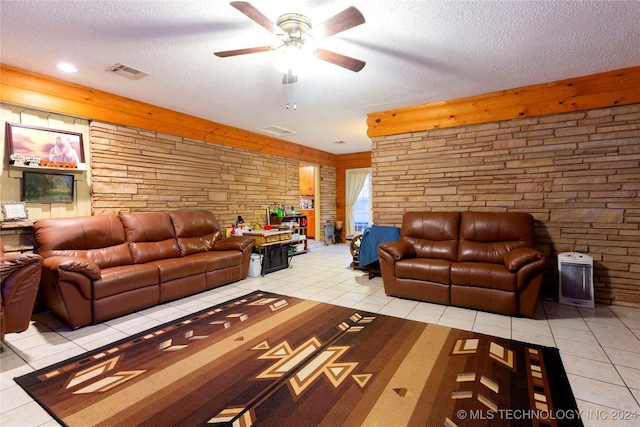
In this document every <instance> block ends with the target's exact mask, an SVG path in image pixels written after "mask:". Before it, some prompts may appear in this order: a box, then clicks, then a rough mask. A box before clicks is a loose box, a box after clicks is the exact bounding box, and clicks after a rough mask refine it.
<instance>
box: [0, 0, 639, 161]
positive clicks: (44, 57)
mask: <svg viewBox="0 0 640 427" xmlns="http://www.w3.org/2000/svg"><path fill="white" fill-rule="evenodd" d="M251 3H252V4H253V5H254V6H255V7H256V8H257V9H259V10H260V11H261V12H262V13H263V14H264V15H266V16H267V17H269V18H270V19H271V20H272V21H275V20H276V19H277V18H278V16H280V15H281V14H283V13H288V12H296V13H302V14H304V15H306V16H308V17H310V18H311V20H312V21H313V22H314V23H320V22H322V21H324V20H325V19H328V18H330V17H331V16H333V15H335V14H336V13H338V12H340V11H342V10H343V9H346V8H347V7H348V6H351V5H353V6H356V7H357V8H358V9H359V10H360V11H361V12H362V14H363V15H364V16H365V19H366V23H365V24H363V25H360V26H358V27H355V28H352V29H349V30H347V31H345V32H343V33H340V34H337V35H335V36H333V37H330V38H328V39H325V40H322V41H321V42H320V43H319V45H320V47H322V48H324V49H329V50H333V51H336V52H338V53H342V54H345V55H348V56H352V57H354V58H357V59H361V60H364V61H366V62H367V65H366V66H365V67H364V69H363V70H362V71H360V72H359V73H353V72H351V71H348V70H345V69H342V68H340V67H337V66H335V65H331V64H329V63H326V62H323V61H320V60H315V62H314V67H313V69H312V70H310V72H309V73H308V74H305V75H301V76H300V78H299V81H298V83H296V84H295V85H289V86H285V85H282V75H281V73H280V72H278V71H277V70H276V69H275V68H274V67H273V66H272V64H271V60H270V54H269V53H268V52H267V53H256V54H251V55H245V56H238V57H232V58H224V59H223V58H218V57H216V56H214V55H213V52H214V51H221V50H230V49H238V48H244V47H253V46H262V45H267V44H271V43H272V42H273V40H274V38H273V36H272V35H271V34H270V33H269V32H267V31H266V30H265V29H264V28H262V27H260V26H259V25H257V24H256V23H255V22H253V21H251V20H250V19H249V18H247V17H246V16H245V15H243V14H241V13H240V12H239V11H237V10H236V9H234V8H233V7H231V6H230V5H229V3H228V2H227V1H221V0H206V1H188V0H161V1H146V0H145V1H142V0H137V1H136V0H128V1H123V0H119V1H105V0H101V1H55V0H53V1H27V0H20V1H11V0H2V1H1V2H0V20H1V33H0V35H1V45H0V62H2V63H4V64H7V65H12V66H15V67H19V68H23V69H27V70H30V71H34V72H37V73H41V74H45V75H49V76H53V77H56V78H60V79H63V80H68V81H71V82H74V83H78V84H81V85H85V86H89V87H92V88H96V89H100V90H103V91H106V92H111V93H114V94H118V95H121V96H125V97H128V98H132V99H136V100H139V101H143V102H147V103H150V104H154V105H158V106H162V107H165V108H169V109H172V110H175V111H180V112H183V113H187V114H191V115H194V116H197V117H201V118H204V119H208V120H212V121H216V122H220V123H224V124H228V125H232V126H235V127H239V128H242V129H247V130H251V131H257V130H258V129H260V128H264V127H268V126H273V125H275V126H279V127H282V128H285V129H288V130H292V131H294V132H296V133H295V134H294V135H291V136H288V137H285V138H283V139H285V140H288V141H291V142H295V143H298V144H302V145H308V146H311V147H314V148H318V149H321V150H324V151H328V152H331V153H336V154H341V153H349V152H359V151H368V150H370V149H371V142H370V140H369V138H367V135H366V131H367V126H366V116H367V114H368V113H372V112H379V111H384V110H388V109H392V108H399V107H407V106H412V105H419V104H425V103H430V102H435V101H441V100H447V99H453V98H459V97H464V96H471V95H477V94H482V93H488V92H493V91H497V90H503V89H511V88H515V87H521V86H526V85H530V84H536V83H544V82H549V81H555V80H561V79H565V78H570V77H576V76H583V75H588V74H594V73H599V72H604V71H610V70H616V69H620V68H626V67H632V66H638V65H640V48H639V46H640V25H639V23H640V2H638V1H635V0H634V1H588V2H586V1H401V0H400V1H399V0H376V1H372V0H354V1H338V0H307V1H304V0H303V1H292V0H290V1H283V0H252V1H251ZM60 61H67V62H71V63H73V64H74V65H75V66H76V67H77V68H78V70H79V71H78V73H76V74H72V75H68V74H64V73H62V72H60V71H59V70H57V68H56V67H55V66H56V64H57V63H58V62H60ZM115 63H123V64H126V65H129V66H132V67H135V68H138V69H140V70H143V71H145V72H148V73H150V76H149V77H146V78H144V79H141V80H138V81H132V80H128V79H126V78H123V77H120V76H117V75H113V74H110V73H108V72H107V71H105V69H106V68H107V67H109V66H111V65H114V64H115ZM287 101H288V102H290V103H294V102H295V103H296V104H297V110H295V111H293V110H291V109H290V110H287V109H286V108H285V105H286V103H287ZM334 141H346V143H345V144H340V145H338V144H334V143H333V142H334Z"/></svg>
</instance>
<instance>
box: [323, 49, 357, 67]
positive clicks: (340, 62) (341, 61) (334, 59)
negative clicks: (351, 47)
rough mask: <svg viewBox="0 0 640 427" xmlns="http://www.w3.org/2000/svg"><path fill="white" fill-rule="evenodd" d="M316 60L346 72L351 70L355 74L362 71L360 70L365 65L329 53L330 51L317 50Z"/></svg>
mask: <svg viewBox="0 0 640 427" xmlns="http://www.w3.org/2000/svg"><path fill="white" fill-rule="evenodd" d="M316 58H318V59H322V60H323V61H327V62H331V63H332V64H334V65H337V66H339V67H342V68H346V69H347V70H351V71H354V72H356V73H357V72H358V71H360V70H362V68H363V67H364V66H365V65H366V62H364V61H360V60H359V59H355V58H351V57H349V56H344V55H341V54H339V53H335V52H331V51H330V50H324V49H318V51H317V53H316Z"/></svg>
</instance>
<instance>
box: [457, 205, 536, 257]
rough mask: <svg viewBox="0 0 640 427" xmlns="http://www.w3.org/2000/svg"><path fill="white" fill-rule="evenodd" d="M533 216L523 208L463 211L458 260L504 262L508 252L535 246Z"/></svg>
mask: <svg viewBox="0 0 640 427" xmlns="http://www.w3.org/2000/svg"><path fill="white" fill-rule="evenodd" d="M533 246H534V228H533V217H532V216H531V215H529V214H528V213H523V212H462V216H461V218H460V243H459V245H458V261H460V262H488V263H493V264H501V265H503V264H504V257H505V255H506V254H507V252H509V251H511V250H513V249H516V248H533Z"/></svg>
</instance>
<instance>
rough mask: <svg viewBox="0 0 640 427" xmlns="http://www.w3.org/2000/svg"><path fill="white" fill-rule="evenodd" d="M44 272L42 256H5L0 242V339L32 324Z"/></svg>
mask: <svg viewBox="0 0 640 427" xmlns="http://www.w3.org/2000/svg"><path fill="white" fill-rule="evenodd" d="M41 272H42V257H41V256H40V255H36V254H8V255H5V254H4V247H3V245H2V241H0V340H2V339H4V335H5V334H7V333H11V332H22V331H24V330H26V329H27V328H28V327H29V321H30V320H31V314H32V313H33V306H34V305H35V302H36V295H37V294H38V286H39V284H40V274H41Z"/></svg>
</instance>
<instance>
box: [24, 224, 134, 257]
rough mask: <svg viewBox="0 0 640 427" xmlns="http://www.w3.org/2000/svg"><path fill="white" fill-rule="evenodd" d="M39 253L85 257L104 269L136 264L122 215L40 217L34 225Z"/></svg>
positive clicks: (48, 255)
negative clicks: (126, 238) (128, 242)
mask: <svg viewBox="0 0 640 427" xmlns="http://www.w3.org/2000/svg"><path fill="white" fill-rule="evenodd" d="M33 229H34V236H35V240H36V246H37V248H38V253H39V254H40V255H42V256H43V257H44V258H47V257H52V256H56V255H59V256H71V257H78V258H85V259H88V260H90V261H91V262H93V263H95V264H96V265H97V266H98V267H100V268H108V267H114V266H118V265H126V264H133V258H132V257H131V252H130V251H129V246H128V245H127V242H126V240H125V234H124V228H123V226H122V222H120V219H119V218H118V215H115V214H112V215H97V216H89V217H81V218H54V219H44V220H38V221H36V222H35V224H34V225H33Z"/></svg>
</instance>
